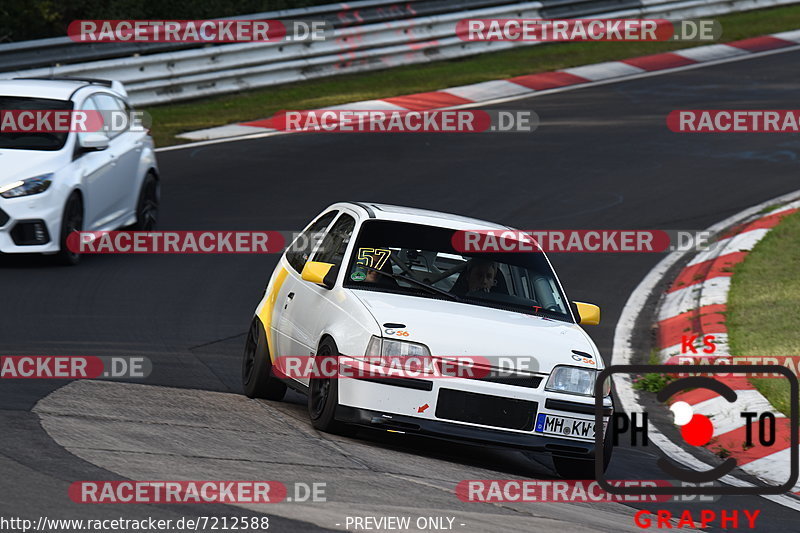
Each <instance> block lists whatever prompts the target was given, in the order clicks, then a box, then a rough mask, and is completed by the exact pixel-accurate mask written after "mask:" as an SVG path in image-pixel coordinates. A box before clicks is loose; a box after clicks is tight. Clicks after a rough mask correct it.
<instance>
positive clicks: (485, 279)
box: [450, 257, 497, 295]
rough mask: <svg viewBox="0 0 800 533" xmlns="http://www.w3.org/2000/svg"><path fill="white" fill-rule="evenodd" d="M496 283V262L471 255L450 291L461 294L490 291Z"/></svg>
mask: <svg viewBox="0 0 800 533" xmlns="http://www.w3.org/2000/svg"><path fill="white" fill-rule="evenodd" d="M495 285H497V263H495V262H494V261H491V260H489V259H483V258H481V257H473V258H472V259H470V260H469V261H467V264H466V265H465V266H464V271H463V272H462V273H461V275H460V276H459V277H458V279H457V280H456V282H455V284H454V285H453V288H452V290H451V291H450V292H452V293H453V294H459V295H463V294H466V293H468V292H490V291H491V290H492V289H493V288H494V287H495Z"/></svg>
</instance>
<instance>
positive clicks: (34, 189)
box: [0, 174, 53, 198]
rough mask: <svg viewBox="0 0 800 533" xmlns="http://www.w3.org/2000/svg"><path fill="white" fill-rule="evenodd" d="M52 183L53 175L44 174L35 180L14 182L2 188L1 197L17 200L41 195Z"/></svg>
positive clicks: (28, 179) (0, 188)
mask: <svg viewBox="0 0 800 533" xmlns="http://www.w3.org/2000/svg"><path fill="white" fill-rule="evenodd" d="M52 182H53V174H44V175H42V176H36V177H35V178H27V179H24V180H18V181H14V182H11V183H9V184H7V185H3V186H2V187H0V196H2V197H3V198H17V197H20V196H30V195H32V194H39V193H42V192H44V191H46V190H47V189H48V188H49V187H50V184H51V183H52Z"/></svg>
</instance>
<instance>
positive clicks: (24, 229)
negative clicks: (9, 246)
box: [11, 220, 50, 246]
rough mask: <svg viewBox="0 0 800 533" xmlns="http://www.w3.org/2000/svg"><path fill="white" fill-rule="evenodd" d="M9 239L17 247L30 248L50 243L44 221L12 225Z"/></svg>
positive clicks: (23, 221) (21, 222) (27, 221)
mask: <svg viewBox="0 0 800 533" xmlns="http://www.w3.org/2000/svg"><path fill="white" fill-rule="evenodd" d="M11 238H12V239H13V240H14V244H16V245H17V246H31V245H36V244H46V243H48V242H50V234H49V233H47V225H46V224H45V223H44V220H22V221H20V222H17V223H16V224H15V225H14V228H13V229H12V230H11Z"/></svg>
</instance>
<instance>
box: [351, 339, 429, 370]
mask: <svg viewBox="0 0 800 533" xmlns="http://www.w3.org/2000/svg"><path fill="white" fill-rule="evenodd" d="M366 356H367V359H368V360H377V359H378V358H380V360H381V364H383V365H384V366H397V365H400V366H403V364H402V362H403V361H404V360H408V359H410V358H415V360H418V361H419V362H420V363H421V364H422V366H423V367H424V371H426V372H433V370H434V369H433V358H432V357H431V351H430V350H429V349H428V347H427V346H425V345H424V344H419V343H416V342H407V341H398V340H394V339H384V338H382V337H372V338H371V339H370V340H369V344H368V345H367V353H366Z"/></svg>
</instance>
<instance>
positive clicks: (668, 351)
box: [661, 331, 730, 361]
mask: <svg viewBox="0 0 800 533" xmlns="http://www.w3.org/2000/svg"><path fill="white" fill-rule="evenodd" d="M700 333H701V332H699V331H687V332H686V334H687V335H698V337H697V341H698V343H699V344H695V349H696V350H697V353H681V348H682V345H681V344H673V345H672V346H667V347H666V348H662V349H661V360H662V361H666V360H667V359H669V358H670V357H673V356H677V355H684V356H686V357H715V356H717V357H718V356H721V355H730V351H729V349H728V334H727V333H708V334H707V335H713V336H714V340H713V341H712V344H714V345H715V346H716V347H717V349H716V350H714V353H703V348H705V347H706V346H705V345H704V344H703V343H702V342H703V339H702V337H701V336H699V334H700Z"/></svg>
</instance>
